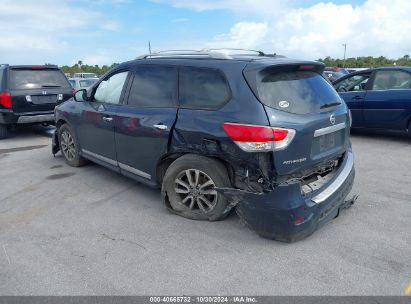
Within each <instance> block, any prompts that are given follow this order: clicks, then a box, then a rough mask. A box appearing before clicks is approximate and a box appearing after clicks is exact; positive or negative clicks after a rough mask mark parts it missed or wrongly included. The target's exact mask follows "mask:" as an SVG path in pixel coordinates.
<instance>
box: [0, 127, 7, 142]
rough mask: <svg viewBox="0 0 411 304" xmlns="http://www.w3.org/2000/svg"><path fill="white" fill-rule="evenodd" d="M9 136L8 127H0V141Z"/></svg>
mask: <svg viewBox="0 0 411 304" xmlns="http://www.w3.org/2000/svg"><path fill="white" fill-rule="evenodd" d="M8 135H9V129H8V128H7V125H0V139H4V138H6V137H7V136H8Z"/></svg>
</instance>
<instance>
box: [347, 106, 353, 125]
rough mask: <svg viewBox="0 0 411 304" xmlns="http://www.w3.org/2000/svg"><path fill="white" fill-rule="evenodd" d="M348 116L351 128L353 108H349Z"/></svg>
mask: <svg viewBox="0 0 411 304" xmlns="http://www.w3.org/2000/svg"><path fill="white" fill-rule="evenodd" d="M348 118H349V120H350V128H351V126H352V114H351V110H350V109H348Z"/></svg>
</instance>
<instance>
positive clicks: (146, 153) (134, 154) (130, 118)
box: [115, 65, 178, 181]
mask: <svg viewBox="0 0 411 304" xmlns="http://www.w3.org/2000/svg"><path fill="white" fill-rule="evenodd" d="M131 73H132V79H131V83H130V89H129V93H128V96H127V102H126V104H125V105H124V106H122V107H121V109H119V111H118V112H117V113H116V120H115V121H116V125H115V129H116V135H115V142H116V149H117V160H118V165H119V167H120V169H121V170H122V172H123V173H125V174H131V175H133V176H134V177H136V176H137V177H140V178H144V179H145V180H147V181H149V180H153V181H155V178H156V168H157V163H158V162H159V160H160V159H161V157H162V156H163V155H165V154H166V153H167V146H168V141H169V134H170V131H171V129H172V128H173V125H174V122H175V120H176V116H177V88H178V85H177V83H178V82H177V79H178V70H177V68H176V67H174V66H160V65H138V66H136V67H135V68H134V69H133V70H132V71H131Z"/></svg>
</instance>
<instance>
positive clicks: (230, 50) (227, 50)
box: [202, 48, 265, 56]
mask: <svg viewBox="0 0 411 304" xmlns="http://www.w3.org/2000/svg"><path fill="white" fill-rule="evenodd" d="M202 51H204V52H219V53H225V54H228V55H237V56H238V55H244V56H247V55H251V54H250V53H253V55H254V53H257V55H258V56H265V54H264V52H262V51H259V50H251V49H238V48H212V49H203V50H202ZM236 52H243V53H236Z"/></svg>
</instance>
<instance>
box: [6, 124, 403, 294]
mask: <svg viewBox="0 0 411 304" xmlns="http://www.w3.org/2000/svg"><path fill="white" fill-rule="evenodd" d="M51 130H52V129H51V128H44V127H36V128H34V127H26V128H19V129H17V130H16V131H14V132H12V134H11V136H10V138H8V139H5V140H1V141H0V295H183V294H184V295H238V294H242V295H244V294H247V295H404V293H405V289H406V287H407V286H408V284H409V283H411V141H410V140H409V139H408V138H407V136H406V135H405V134H401V133H394V132H381V131H379V132H376V131H355V132H354V133H353V135H352V142H353V149H354V153H355V163H356V173H357V175H356V182H355V186H354V192H355V193H358V194H359V199H358V200H357V202H356V204H355V205H354V206H353V207H352V208H350V209H348V210H346V211H345V212H343V213H342V214H341V215H340V216H339V217H338V218H336V219H335V220H333V221H332V222H330V223H329V224H327V225H326V226H324V227H323V228H321V229H320V230H318V231H317V232H315V233H314V234H313V235H312V236H310V237H309V238H307V239H305V240H303V241H299V242H297V243H292V244H286V243H280V242H276V241H272V240H267V239H263V238H260V237H258V236H257V235H256V234H255V233H254V232H253V231H251V230H249V229H248V228H246V227H244V226H242V225H241V223H240V222H239V219H238V217H237V216H236V215H235V214H234V215H232V216H230V217H229V218H228V219H226V220H224V221H221V222H213V223H210V222H198V221H192V220H188V219H184V218H181V217H179V216H177V215H174V214H171V213H169V212H168V211H167V210H166V209H165V207H164V206H163V204H162V202H161V199H160V192H159V190H155V189H150V188H148V187H146V186H144V185H141V184H139V183H137V182H135V181H133V180H130V179H127V178H125V177H122V176H121V175H119V174H116V173H113V172H111V171H109V170H108V169H105V168H103V167H100V166H98V165H95V164H91V165H89V166H86V167H82V168H72V167H69V166H68V165H66V163H65V162H64V160H63V158H62V157H61V155H60V154H59V155H57V156H56V157H53V155H52V154H51V151H50V150H51V138H50V134H51V133H50V132H51Z"/></svg>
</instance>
